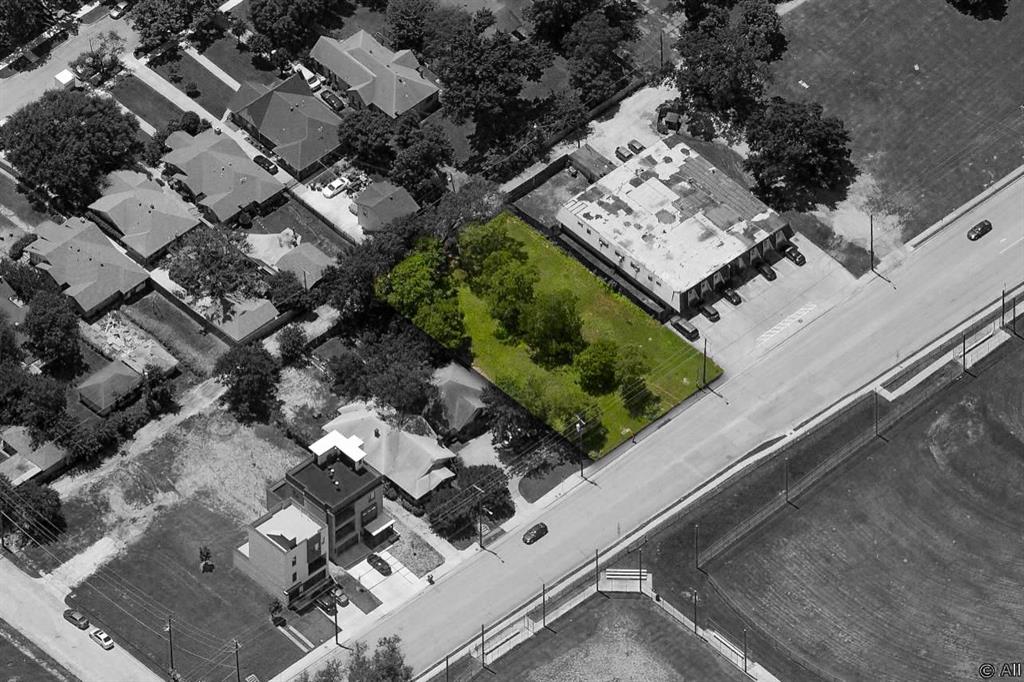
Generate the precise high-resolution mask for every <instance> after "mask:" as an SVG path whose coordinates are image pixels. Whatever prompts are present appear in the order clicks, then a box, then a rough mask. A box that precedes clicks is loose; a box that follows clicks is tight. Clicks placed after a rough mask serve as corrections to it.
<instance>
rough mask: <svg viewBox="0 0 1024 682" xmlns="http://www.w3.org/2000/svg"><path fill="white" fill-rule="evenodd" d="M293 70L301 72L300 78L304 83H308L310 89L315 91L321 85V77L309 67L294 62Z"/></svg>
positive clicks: (322, 82)
mask: <svg viewBox="0 0 1024 682" xmlns="http://www.w3.org/2000/svg"><path fill="white" fill-rule="evenodd" d="M295 70H296V71H298V72H299V73H301V74H302V79H303V80H304V81H306V85H308V86H309V89H310V90H312V91H313V92H316V91H317V90H319V89H320V88H321V87H323V84H324V81H323V79H322V78H320V76H318V75H316V74H315V73H313V72H312V71H310V70H309V69H307V68H306V67H305V66H303V65H302V64H296V65H295Z"/></svg>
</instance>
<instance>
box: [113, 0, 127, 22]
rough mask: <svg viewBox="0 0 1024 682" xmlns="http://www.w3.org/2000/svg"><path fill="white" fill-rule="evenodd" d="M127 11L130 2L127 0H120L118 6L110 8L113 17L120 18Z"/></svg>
mask: <svg viewBox="0 0 1024 682" xmlns="http://www.w3.org/2000/svg"><path fill="white" fill-rule="evenodd" d="M127 11H128V3H127V2H119V3H117V6H116V7H114V9H112V10H110V18H111V19H120V18H121V17H123V16H124V13H125V12H127Z"/></svg>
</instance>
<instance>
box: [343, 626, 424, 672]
mask: <svg viewBox="0 0 1024 682" xmlns="http://www.w3.org/2000/svg"><path fill="white" fill-rule="evenodd" d="M401 642H402V640H401V639H400V638H399V637H398V636H397V635H395V636H392V637H382V638H381V639H379V640H378V641H377V648H376V650H375V651H374V652H373V658H370V657H368V656H367V655H366V650H367V649H366V645H365V644H363V643H361V642H359V643H357V644H356V646H355V648H354V651H353V652H352V655H351V656H350V657H349V661H348V682H409V681H410V680H412V668H411V667H410V666H408V665H406V664H405V657H404V656H403V654H402V649H401Z"/></svg>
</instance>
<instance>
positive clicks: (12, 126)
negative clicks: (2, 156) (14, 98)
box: [0, 90, 139, 207]
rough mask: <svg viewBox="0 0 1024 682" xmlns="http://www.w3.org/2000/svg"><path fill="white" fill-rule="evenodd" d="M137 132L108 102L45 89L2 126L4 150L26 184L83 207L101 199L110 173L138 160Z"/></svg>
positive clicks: (128, 117) (130, 118)
mask: <svg viewBox="0 0 1024 682" xmlns="http://www.w3.org/2000/svg"><path fill="white" fill-rule="evenodd" d="M138 130H139V124H138V122H137V121H136V120H135V117H134V116H131V115H129V114H125V113H122V112H121V110H120V109H118V107H117V104H116V103H115V102H114V101H113V100H112V99H110V98H106V97H99V96H97V95H93V94H88V93H85V92H82V91H80V90H47V91H46V92H45V93H44V94H43V96H42V97H40V98H39V99H38V100H36V101H34V102H32V103H30V104H27V105H25V106H23V107H22V108H21V109H18V110H17V111H16V112H14V114H12V115H11V117H10V119H9V120H8V121H7V123H5V124H4V125H3V127H2V128H0V149H2V150H4V151H5V152H6V153H7V160H8V161H9V162H10V163H11V164H12V165H13V166H14V167H15V168H16V169H17V171H18V174H19V175H20V176H21V179H22V180H23V181H24V182H25V183H26V184H28V185H30V186H35V187H39V188H41V189H43V190H46V191H49V192H52V193H53V194H55V195H56V196H57V197H59V198H60V199H62V200H64V201H66V202H68V203H69V204H71V205H72V206H75V207H82V206H85V205H88V204H89V203H91V202H92V201H93V200H95V199H96V198H97V197H98V196H99V193H100V182H101V181H102V179H103V178H104V177H105V176H106V174H107V173H109V172H110V171H113V170H117V169H118V168H124V167H127V166H128V165H129V164H130V163H131V162H132V161H133V160H134V154H135V151H136V148H137V143H136V133H138Z"/></svg>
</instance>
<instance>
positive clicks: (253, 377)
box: [213, 344, 281, 422]
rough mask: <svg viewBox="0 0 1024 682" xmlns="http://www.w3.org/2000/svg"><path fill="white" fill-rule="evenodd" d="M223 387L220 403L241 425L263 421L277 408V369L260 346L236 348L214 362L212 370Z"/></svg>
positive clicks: (278, 370)
mask: <svg viewBox="0 0 1024 682" xmlns="http://www.w3.org/2000/svg"><path fill="white" fill-rule="evenodd" d="M213 372H214V374H215V375H216V376H217V378H218V380H219V381H220V382H221V383H222V384H224V385H225V386H226V387H227V392H226V393H225V394H224V400H225V401H226V402H227V404H228V407H229V408H230V409H231V411H232V412H233V413H234V414H235V416H236V417H237V418H238V419H239V420H240V421H243V422H251V421H257V420H258V421H264V422H265V421H267V419H269V417H270V413H271V412H272V411H273V410H274V408H276V407H277V382H278V379H280V376H281V368H280V367H279V366H278V364H277V360H275V359H274V357H273V356H272V355H271V354H270V353H268V352H267V351H266V349H264V348H263V346H259V345H254V344H246V345H244V346H236V347H235V348H231V349H230V350H228V351H227V352H226V353H224V354H223V355H221V356H220V357H219V358H217V362H216V364H215V365H214V368H213Z"/></svg>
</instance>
